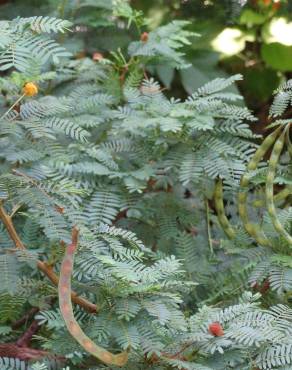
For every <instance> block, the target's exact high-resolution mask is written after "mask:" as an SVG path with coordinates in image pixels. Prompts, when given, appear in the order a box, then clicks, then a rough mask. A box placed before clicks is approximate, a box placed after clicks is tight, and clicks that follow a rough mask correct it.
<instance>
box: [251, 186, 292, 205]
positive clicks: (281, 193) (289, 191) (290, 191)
mask: <svg viewBox="0 0 292 370" xmlns="http://www.w3.org/2000/svg"><path fill="white" fill-rule="evenodd" d="M291 194H292V186H291V185H288V186H286V187H285V188H284V189H283V190H281V191H279V193H278V194H276V195H275V196H274V202H280V201H281V200H284V199H286V198H287V197H289V195H291ZM265 204H266V202H265V200H263V199H257V200H255V201H253V202H252V206H253V207H256V208H258V207H264V206H265Z"/></svg>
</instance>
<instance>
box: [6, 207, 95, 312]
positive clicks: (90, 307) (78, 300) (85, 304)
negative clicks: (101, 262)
mask: <svg viewBox="0 0 292 370" xmlns="http://www.w3.org/2000/svg"><path fill="white" fill-rule="evenodd" d="M0 219H1V220H2V222H3V224H4V226H5V228H6V230H7V232H8V234H9V236H10V238H11V239H12V241H13V243H14V245H15V247H16V248H18V249H21V250H26V248H25V246H24V244H23V243H22V241H21V239H20V237H19V236H18V234H17V232H16V230H15V227H14V225H13V222H12V219H11V217H10V216H9V215H8V214H7V212H6V211H5V209H4V207H3V206H2V205H1V204H0ZM37 267H38V269H39V270H41V271H42V272H43V273H44V274H45V275H46V276H47V277H48V279H49V280H50V281H51V282H52V283H53V284H54V285H56V286H58V283H59V278H58V276H57V275H56V274H55V273H54V271H53V268H52V266H49V265H48V264H46V263H45V262H43V261H40V260H38V261H37ZM71 299H72V301H73V302H74V303H75V304H77V305H79V306H80V307H82V308H84V309H85V310H86V311H87V312H90V313H96V312H97V311H98V307H97V305H95V304H94V303H92V302H89V301H88V300H87V299H85V298H82V297H79V296H78V294H77V293H76V292H74V291H72V293H71Z"/></svg>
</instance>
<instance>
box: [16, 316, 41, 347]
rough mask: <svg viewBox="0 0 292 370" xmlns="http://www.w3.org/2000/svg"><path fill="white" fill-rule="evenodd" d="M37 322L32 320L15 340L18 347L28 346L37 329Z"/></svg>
mask: <svg viewBox="0 0 292 370" xmlns="http://www.w3.org/2000/svg"><path fill="white" fill-rule="evenodd" d="M39 328H40V327H39V324H38V322H37V321H36V320H34V321H33V322H32V323H31V325H30V326H29V327H28V329H27V330H26V331H25V332H24V333H23V334H22V336H21V337H20V338H19V339H18V340H17V342H16V345H17V346H18V347H29V345H30V342H31V340H32V337H33V335H34V334H35V333H37V332H38V330H39Z"/></svg>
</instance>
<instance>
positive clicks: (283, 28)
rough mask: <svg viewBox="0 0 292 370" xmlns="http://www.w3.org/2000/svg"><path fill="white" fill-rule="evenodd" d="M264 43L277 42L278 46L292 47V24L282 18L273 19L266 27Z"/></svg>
mask: <svg viewBox="0 0 292 370" xmlns="http://www.w3.org/2000/svg"><path fill="white" fill-rule="evenodd" d="M264 36H265V37H264V38H265V41H266V42H279V43H280V44H283V45H287V46H291V45H292V22H288V20H287V19H286V18H284V17H281V18H274V19H272V20H271V22H270V24H269V25H268V27H267V33H266V34H265V35H264Z"/></svg>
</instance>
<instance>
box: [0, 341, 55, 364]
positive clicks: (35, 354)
mask: <svg viewBox="0 0 292 370" xmlns="http://www.w3.org/2000/svg"><path fill="white" fill-rule="evenodd" d="M49 355H50V353H49V352H47V351H42V350H39V349H32V348H27V347H19V346H17V345H16V344H14V343H3V344H0V357H10V358H11V357H12V358H18V359H19V360H22V361H29V360H39V359H41V358H43V357H46V356H49Z"/></svg>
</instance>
